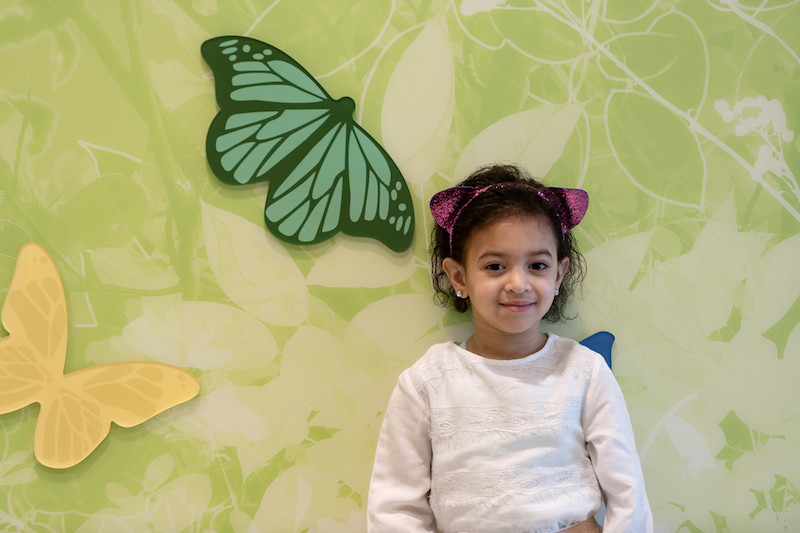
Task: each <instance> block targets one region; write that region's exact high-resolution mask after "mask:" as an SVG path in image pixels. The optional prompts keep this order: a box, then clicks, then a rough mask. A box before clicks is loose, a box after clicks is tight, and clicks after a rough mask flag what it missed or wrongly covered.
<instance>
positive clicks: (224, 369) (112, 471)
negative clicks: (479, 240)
mask: <svg viewBox="0 0 800 533" xmlns="http://www.w3.org/2000/svg"><path fill="white" fill-rule="evenodd" d="M798 27H800V4H798V3H797V2H793V1H790V0H786V1H784V2H780V1H775V2H772V1H761V0H757V1H756V0H753V1H750V0H746V1H736V0H733V1H722V0H673V1H661V2H659V1H652V2H648V1H630V0H598V1H580V0H563V1H539V0H527V1H517V0H508V1H506V2H503V1H498V0H461V1H458V0H453V1H449V0H448V1H444V0H432V1H427V2H421V1H416V0H412V1H405V0H396V1H391V2H390V1H382V2H376V1H374V0H291V1H290V0H269V1H263V2H262V1H260V0H252V1H247V2H222V1H221V0H185V1H184V0H180V1H143V2H133V1H128V0H113V1H110V2H107V1H99V0H96V1H95V0H86V1H79V0H63V1H59V2H55V1H52V2H45V1H42V2H34V1H19V0H17V1H15V0H0V72H2V76H0V299H5V295H6V293H7V291H8V286H9V283H10V280H11V275H12V273H13V270H14V266H15V262H16V258H17V255H18V253H19V250H20V248H21V247H22V245H23V244H24V243H25V242H28V241H36V242H38V243H40V244H41V245H42V246H44V248H45V249H47V251H48V252H49V253H50V254H51V255H52V256H53V259H54V260H55V262H56V264H57V266H58V269H59V272H60V274H61V277H62V279H63V282H64V286H65V290H66V296H67V304H68V312H69V317H70V326H69V341H68V356H67V368H66V370H67V371H72V370H76V369H79V368H83V367H86V366H91V365H96V364H100V363H106V362H112V361H120V360H142V359H145V360H153V361H161V362H165V363H169V364H173V365H176V366H179V367H182V368H186V369H188V370H189V371H190V372H191V373H192V374H193V375H195V376H196V377H197V378H198V379H199V381H200V383H201V391H200V395H199V396H198V397H197V398H195V399H193V400H191V401H189V402H188V403H186V404H183V405H180V406H178V407H176V408H173V409H170V410H169V411H167V412H165V413H163V414H162V415H159V416H157V417H156V418H154V419H152V420H150V421H148V422H146V423H144V424H142V425H140V426H137V427H134V428H130V429H123V428H119V427H113V428H112V430H111V433H110V435H109V437H108V438H107V439H106V440H105V441H104V442H103V443H102V444H101V445H100V447H99V448H98V449H97V450H96V451H95V452H94V453H93V454H92V455H90V456H89V458H88V459H86V460H85V461H83V462H82V463H80V464H78V465H77V466H75V467H73V468H70V469H67V470H52V469H48V468H46V467H43V466H41V465H39V464H38V463H37V462H36V461H35V459H34V457H33V431H34V427H35V423H36V418H37V415H38V406H36V405H32V406H29V407H25V408H23V409H21V410H17V411H14V412H11V413H7V414H3V415H1V416H0V436H1V437H2V439H0V502H4V503H3V504H2V505H0V530H3V531H81V532H97V531H108V532H112V531H113V532H117V531H132V532H141V531H170V532H173V531H189V532H195V531H196V532H200V531H233V532H248V531H261V532H265V533H266V532H284V531H287V532H288V531H319V532H358V531H364V529H365V504H366V497H367V488H368V484H369V475H370V471H371V467H372V456H373V453H374V449H375V444H376V440H377V435H378V431H379V428H380V423H381V416H382V411H383V409H384V408H385V406H386V402H387V401H388V397H389V393H390V391H391V389H392V387H393V385H394V382H395V379H396V377H397V375H398V374H399V372H400V371H401V370H402V369H403V368H405V367H407V366H408V365H410V364H411V363H412V362H413V361H414V360H416V359H417V358H418V357H419V356H420V355H421V354H422V353H423V351H424V350H425V348H426V347H427V346H429V345H430V344H432V343H434V342H439V341H442V340H445V339H450V338H456V339H458V338H463V337H464V336H465V335H467V334H468V331H469V324H468V322H465V320H467V319H468V317H464V316H458V315H456V314H454V313H452V312H446V311H445V310H443V309H441V308H438V307H436V306H435V305H434V304H433V301H432V290H431V288H430V282H429V277H428V270H427V262H426V246H427V242H426V241H427V235H428V233H429V231H430V227H431V223H432V222H431V218H430V215H429V213H427V212H426V210H425V209H424V206H425V205H426V203H427V200H428V199H429V198H430V196H431V194H433V193H434V192H435V191H437V190H439V189H441V188H443V187H445V186H447V185H449V184H451V183H454V182H456V181H458V180H460V179H461V178H463V177H464V175H465V174H466V173H468V172H469V171H471V170H472V169H473V168H474V167H475V166H477V165H479V164H483V163H487V162H490V161H505V160H509V161H516V162H519V163H522V164H524V165H526V166H527V167H528V168H529V170H531V172H532V173H534V174H536V175H538V176H541V177H543V178H544V180H545V181H546V182H547V183H549V184H553V185H560V186H567V187H569V186H578V187H583V188H585V189H587V190H588V191H589V194H590V196H591V202H592V203H591V208H590V210H589V213H588V215H587V218H586V219H585V221H584V222H583V223H582V224H581V226H579V229H578V237H579V239H580V243H581V245H582V249H583V251H584V252H585V254H586V258H587V261H588V269H589V276H588V279H587V280H586V284H585V290H584V294H583V297H582V299H580V300H578V301H576V304H575V310H576V311H577V313H578V315H579V318H578V319H576V320H573V321H571V322H569V323H566V324H557V325H553V326H552V329H553V331H557V332H559V333H562V334H566V335H569V336H573V337H576V338H582V337H584V336H586V335H588V334H591V333H594V332H595V331H598V330H608V331H611V332H613V333H614V334H615V335H616V337H617V342H616V343H615V345H614V372H615V374H616V376H617V378H618V380H619V382H620V384H621V386H622V388H623V391H624V393H625V397H626V401H627V404H628V407H629V410H630V413H631V418H632V421H633V424H634V430H635V432H636V437H637V444H638V447H639V453H640V457H641V460H642V464H643V468H644V473H645V478H646V481H647V487H648V492H649V497H650V502H651V505H652V507H653V512H654V518H655V522H656V525H657V531H658V532H659V533H666V532H706V533H715V532H723V531H734V532H739V531H742V532H749V531H760V532H771V531H794V530H799V529H800V492H798V486H799V485H800V462H798V454H797V450H798V448H800V393H798V390H799V389H798V387H797V376H798V375H800V328H799V327H798V322H800V276H798V275H797V265H798V261H799V260H800V187H799V186H798V173H800V151H799V150H798V147H800V135H797V133H798V132H797V130H798V125H800V98H799V97H798V95H800V56H799V54H800V32H798V31H797V28H798ZM219 35H247V36H251V37H253V38H255V39H260V40H263V41H266V42H269V43H271V44H273V45H274V46H277V47H279V48H281V49H282V50H284V51H285V52H286V53H288V54H290V55H291V56H292V57H293V58H295V59H296V60H297V61H298V62H300V63H301V64H302V65H303V66H304V67H305V68H306V69H307V70H308V71H309V72H310V73H312V74H313V75H314V76H315V77H317V79H318V80H319V81H320V83H322V84H323V85H324V87H325V88H326V90H328V91H329V92H330V93H331V96H332V97H334V98H341V97H343V96H350V97H351V98H353V100H354V101H355V103H356V116H355V117H354V118H355V120H356V121H357V122H358V123H359V124H361V125H362V126H363V127H364V129H365V130H367V131H368V132H369V133H370V134H371V135H372V136H373V137H374V138H375V139H376V140H377V141H378V142H380V143H382V145H383V146H384V147H385V149H386V151H387V152H388V153H389V154H390V155H391V156H392V157H393V159H394V161H395V162H396V163H397V165H398V167H399V168H400V170H401V171H402V172H403V175H404V177H405V180H406V182H407V183H408V185H409V187H410V190H411V195H412V196H413V199H414V205H415V210H416V211H415V217H416V220H417V224H416V229H415V236H414V241H413V244H412V247H411V249H409V251H407V252H405V253H395V252H392V251H390V250H388V249H387V248H386V247H384V246H382V245H381V244H380V243H378V242H376V241H374V240H371V239H357V238H351V237H346V236H343V235H338V236H335V237H334V238H332V239H331V240H329V241H326V242H324V243H321V244H317V245H313V246H295V245H290V244H285V243H283V242H281V241H279V240H277V239H276V238H274V237H273V236H272V235H271V234H269V233H268V232H267V231H266V229H265V228H264V224H263V211H262V210H263V206H264V199H265V197H266V194H267V189H268V185H267V184H263V183H262V184H258V185H253V186H249V187H241V186H239V187H232V186H229V185H226V184H224V183H222V182H221V181H219V180H218V179H216V178H215V177H214V175H213V174H212V172H211V171H210V169H209V167H208V163H207V162H206V158H205V153H204V150H205V136H206V132H207V131H208V126H209V124H210V123H211V120H212V119H213V117H214V116H215V115H216V113H217V112H218V108H217V104H216V101H215V95H214V84H213V76H212V75H211V72H210V70H209V68H208V67H207V66H206V64H205V63H204V61H203V59H202V58H201V56H200V46H201V44H202V43H203V42H204V41H206V40H207V39H210V38H212V37H215V36H219ZM2 333H3V335H5V333H6V332H2ZM0 380H2V377H1V376H0ZM0 383H1V381H0ZM1 403H2V391H0V404H1ZM0 409H2V405H0Z"/></svg>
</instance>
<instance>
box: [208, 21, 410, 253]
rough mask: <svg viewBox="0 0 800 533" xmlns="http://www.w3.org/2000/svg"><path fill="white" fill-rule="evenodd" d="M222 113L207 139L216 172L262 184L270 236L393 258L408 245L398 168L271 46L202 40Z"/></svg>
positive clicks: (348, 105) (349, 111)
mask: <svg viewBox="0 0 800 533" xmlns="http://www.w3.org/2000/svg"><path fill="white" fill-rule="evenodd" d="M201 53H202V55H203V59H204V60H205V61H206V63H208V65H209V67H211V71H212V72H213V73H214V79H215V84H216V94H217V103H218V104H219V107H220V112H219V113H218V114H217V116H216V117H215V118H214V120H213V121H212V122H211V126H210V127H209V129H208V136H207V138H206V157H207V158H208V163H209V166H210V167H211V170H212V171H213V172H214V174H215V175H216V176H217V177H218V178H219V179H220V180H222V181H223V182H226V183H230V184H233V185H242V184H250V183H256V182H260V181H268V182H269V191H268V193H267V200H266V205H265V207H264V219H265V221H266V225H267V228H268V229H269V231H270V232H272V234H273V235H275V236H276V237H278V238H280V239H282V240H284V241H286V242H289V243H292V244H313V243H319V242H322V241H324V240H327V239H329V238H330V237H332V236H333V235H334V234H335V233H337V232H338V231H341V232H342V233H345V234H347V235H352V236H356V237H370V238H373V239H377V240H379V241H380V242H382V243H384V244H385V245H386V246H388V247H389V248H390V249H392V250H394V251H396V252H402V251H404V250H406V249H408V247H409V246H410V245H411V239H412V237H413V234H414V210H413V204H412V201H411V194H410V192H409V190H408V186H407V185H406V182H405V180H404V179H403V176H402V174H401V173H400V170H399V169H398V168H397V165H395V163H394V161H392V158H391V157H389V155H388V154H387V153H386V151H385V150H384V149H383V148H382V147H381V146H380V145H379V144H378V143H377V142H376V141H375V140H374V139H373V138H372V137H370V136H369V134H367V132H366V131H364V130H363V129H362V128H361V127H360V126H359V125H358V124H356V123H355V121H354V120H353V111H354V110H355V103H354V102H353V100H352V99H351V98H348V97H344V98H341V99H339V100H334V99H333V98H331V97H330V96H329V95H328V93H327V92H325V90H324V89H323V88H322V86H321V85H320V84H319V83H318V82H317V81H316V80H315V79H314V78H313V77H312V76H311V75H310V74H309V73H308V72H307V71H306V70H305V69H304V68H303V67H302V66H301V65H300V64H299V63H297V61H295V60H294V59H292V58H291V57H289V56H288V55H287V54H285V53H284V52H282V51H281V50H279V49H277V48H275V47H274V46H272V45H270V44H267V43H264V42H261V41H258V40H256V39H251V38H249V37H241V36H224V37H215V38H213V39H210V40H208V41H206V42H204V43H203V45H202V47H201Z"/></svg>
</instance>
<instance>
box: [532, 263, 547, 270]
mask: <svg viewBox="0 0 800 533" xmlns="http://www.w3.org/2000/svg"><path fill="white" fill-rule="evenodd" d="M545 268H547V264H546V263H533V264H532V265H531V270H544V269H545Z"/></svg>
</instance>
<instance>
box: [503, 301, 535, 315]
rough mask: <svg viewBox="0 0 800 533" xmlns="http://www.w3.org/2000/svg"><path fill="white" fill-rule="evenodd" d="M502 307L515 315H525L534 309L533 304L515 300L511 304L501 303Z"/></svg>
mask: <svg viewBox="0 0 800 533" xmlns="http://www.w3.org/2000/svg"><path fill="white" fill-rule="evenodd" d="M500 305H502V306H503V307H505V308H506V309H508V310H509V311H511V312H513V313H524V312H525V311H527V310H529V309H530V308H531V307H533V302H528V301H522V300H514V301H511V302H501V303H500Z"/></svg>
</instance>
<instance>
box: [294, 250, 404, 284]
mask: <svg viewBox="0 0 800 533" xmlns="http://www.w3.org/2000/svg"><path fill="white" fill-rule="evenodd" d="M415 268H416V265H415V264H414V256H413V255H412V254H403V255H396V254H388V253H386V252H385V251H384V250H382V249H379V248H376V247H375V244H374V243H372V242H368V241H364V240H353V239H347V238H344V239H337V241H336V243H334V244H333V246H331V248H330V249H329V250H328V251H327V252H325V255H323V256H322V257H320V258H319V259H317V261H316V262H315V263H314V266H313V267H312V268H311V272H309V273H308V277H307V281H308V283H309V284H310V285H323V286H325V287H351V288H361V287H363V288H375V287H386V286H389V285H395V284H397V283H400V282H402V281H405V280H406V279H408V278H409V277H410V276H411V275H412V274H413V273H414V269H415Z"/></svg>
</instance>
